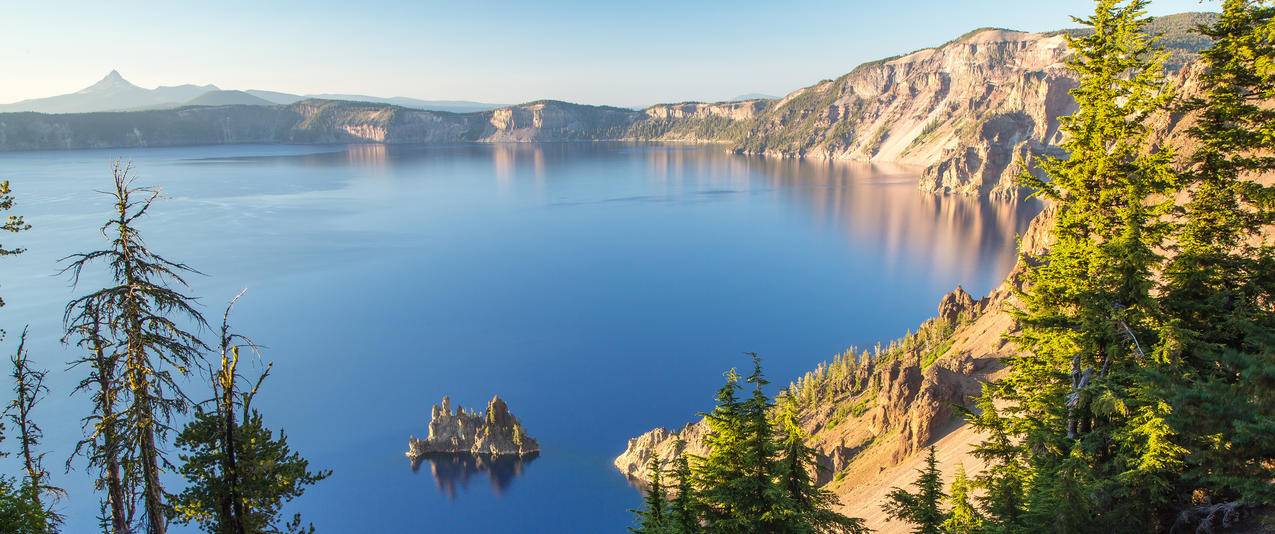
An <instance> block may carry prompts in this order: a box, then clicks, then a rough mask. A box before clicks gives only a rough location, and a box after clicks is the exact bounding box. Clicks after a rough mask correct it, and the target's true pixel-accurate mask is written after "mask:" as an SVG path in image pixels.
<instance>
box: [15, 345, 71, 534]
mask: <svg viewBox="0 0 1275 534" xmlns="http://www.w3.org/2000/svg"><path fill="white" fill-rule="evenodd" d="M26 343H27V331H26V329H23V330H22V335H21V336H20V337H19V338H18V350H17V351H16V352H15V353H14V355H13V356H12V357H11V358H10V360H9V361H10V363H11V365H12V366H13V371H12V375H11V376H12V377H13V393H14V399H13V401H12V402H10V403H9V407H8V409H7V410H6V415H7V417H8V419H9V422H10V423H12V424H13V426H14V428H16V429H17V439H18V451H19V454H20V455H21V457H22V467H23V471H24V472H25V473H26V476H25V478H24V479H23V480H22V488H23V491H22V492H21V495H22V496H24V497H25V498H28V499H30V500H31V506H32V509H34V510H38V511H39V512H40V516H41V517H42V518H43V520H42V528H40V529H39V530H38V531H37V532H56V531H57V530H58V527H59V525H60V524H61V523H62V516H61V515H59V514H58V513H57V512H56V511H55V510H54V509H53V507H52V504H53V503H52V502H51V501H56V500H58V499H61V498H62V497H64V496H65V495H66V492H65V491H63V490H62V489H61V488H59V487H57V486H54V485H52V484H50V483H49V472H48V471H47V470H46V469H45V468H44V453H43V452H40V450H39V449H40V441H41V440H42V439H43V438H44V431H43V430H41V429H40V425H39V424H37V423H36V422H35V419H34V417H33V412H34V411H35V408H36V406H37V405H38V404H39V403H40V401H41V400H43V399H44V397H45V396H46V395H48V393H49V388H48V386H45V385H44V377H45V375H46V372H45V371H43V370H40V369H36V368H33V367H31V357H30V354H29V353H28V352H27V349H26Z"/></svg>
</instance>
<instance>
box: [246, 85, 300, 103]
mask: <svg viewBox="0 0 1275 534" xmlns="http://www.w3.org/2000/svg"><path fill="white" fill-rule="evenodd" d="M244 92H245V93H248V94H250V95H252V96H255V97H257V98H261V99H263V100H268V101H270V102H271V103H272V104H281V105H284V106H286V105H289V104H296V103H297V102H300V101H302V100H305V97H304V96H301V95H294V94H292V93H280V92H278V91H262V90H261V89H248V90H246V91H244Z"/></svg>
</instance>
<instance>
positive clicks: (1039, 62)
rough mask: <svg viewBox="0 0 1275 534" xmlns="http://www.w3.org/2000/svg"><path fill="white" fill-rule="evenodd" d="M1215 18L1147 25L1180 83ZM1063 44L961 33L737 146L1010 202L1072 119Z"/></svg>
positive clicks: (864, 68)
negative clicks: (851, 165)
mask: <svg viewBox="0 0 1275 534" xmlns="http://www.w3.org/2000/svg"><path fill="white" fill-rule="evenodd" d="M1212 17H1213V15H1211V14H1204V13H1185V14H1180V15H1172V16H1168V17H1161V18H1159V19H1156V20H1155V22H1154V23H1152V24H1151V25H1150V27H1149V31H1150V32H1151V33H1155V34H1160V35H1163V36H1164V39H1163V41H1162V42H1163V44H1164V45H1165V46H1166V47H1167V48H1169V49H1170V51H1171V53H1172V55H1171V58H1170V61H1169V63H1168V67H1169V68H1170V69H1171V70H1172V71H1174V72H1177V71H1179V70H1181V69H1182V68H1183V67H1185V66H1187V65H1189V64H1191V62H1193V61H1194V59H1195V57H1196V56H1197V53H1198V52H1199V50H1201V49H1202V48H1203V47H1204V46H1207V44H1208V41H1207V39H1206V38H1204V37H1203V36H1201V35H1199V34H1198V33H1196V29H1195V28H1196V26H1197V25H1198V24H1202V23H1207V22H1209V21H1211V20H1212ZM1065 33H1077V32H1052V33H1025V32H1016V31H1010V30H1002V29H981V30H975V31H973V32H970V33H968V34H966V35H964V36H962V37H960V38H957V39H955V40H953V41H950V42H948V43H946V44H944V45H942V46H939V47H936V48H930V49H925V50H920V51H917V52H913V53H911V54H907V55H904V56H899V57H895V58H890V59H886V60H882V61H878V62H874V63H868V64H864V65H861V66H859V67H858V68H856V69H855V70H853V71H851V72H850V73H848V74H846V75H844V76H841V77H840V78H837V79H836V80H827V81H823V82H820V83H818V84H816V85H813V86H811V87H807V88H804V89H800V90H797V91H795V92H793V93H791V94H789V95H787V96H785V97H784V98H783V99H781V100H779V101H778V102H776V103H775V104H773V105H772V106H770V108H769V109H768V110H767V111H766V112H765V113H763V114H762V115H761V116H760V117H759V118H758V119H757V121H756V124H754V125H753V126H752V127H751V128H750V129H749V131H748V132H747V133H746V134H745V135H744V136H743V138H742V139H740V140H739V141H738V142H737V143H736V144H735V145H734V146H735V149H736V150H738V151H740V152H745V153H758V154H768V155H774V156H780V157H807V158H818V159H852V160H873V161H888V162H896V163H904V164H912V165H918V166H920V167H922V168H923V169H924V170H923V176H922V179H921V182H920V187H921V189H922V190H925V191H931V192H945V193H957V194H986V195H989V196H992V197H1012V196H1015V195H1016V194H1017V193H1018V188H1017V187H1016V186H1015V185H1014V181H1015V177H1016V176H1018V174H1019V173H1020V172H1021V171H1022V169H1023V168H1024V166H1026V165H1030V164H1031V162H1032V160H1033V158H1034V157H1036V156H1040V155H1058V154H1059V150H1058V148H1057V144H1058V142H1059V141H1060V140H1061V139H1060V136H1059V131H1058V130H1059V128H1058V126H1059V123H1058V118H1059V117H1061V116H1065V115H1068V114H1070V113H1071V112H1072V110H1073V109H1074V108H1075V101H1074V99H1073V98H1072V97H1071V95H1070V93H1069V91H1070V90H1071V89H1072V88H1073V87H1075V85H1076V81H1075V79H1074V77H1073V76H1072V74H1071V73H1070V72H1069V71H1068V70H1067V68H1066V66H1065V60H1066V58H1067V56H1068V55H1069V50H1068V46H1067V43H1066V38H1065V37H1064V34H1065Z"/></svg>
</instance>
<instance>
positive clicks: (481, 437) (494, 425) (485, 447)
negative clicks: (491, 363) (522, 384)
mask: <svg viewBox="0 0 1275 534" xmlns="http://www.w3.org/2000/svg"><path fill="white" fill-rule="evenodd" d="M457 453H469V454H482V455H495V456H532V455H536V454H539V453H540V444H539V443H536V440H535V439H533V438H532V437H531V436H528V435H527V434H526V432H525V431H523V429H522V423H519V422H518V418H517V417H514V415H513V414H511V413H509V406H507V405H506V404H505V401H503V400H501V399H500V397H499V396H493V397H492V398H491V401H490V402H488V403H487V410H486V411H483V412H475V411H473V410H466V409H464V408H462V407H460V406H459V405H457V406H456V409H455V411H453V410H452V405H451V399H449V398H447V397H443V401H442V402H441V403H439V404H436V405H434V408H433V410H432V412H431V415H430V421H429V437H427V438H425V439H417V438H416V437H415V436H412V437H409V438H408V439H407V457H408V458H410V459H412V460H413V461H416V460H418V459H420V458H422V457H424V456H426V455H429V454H457Z"/></svg>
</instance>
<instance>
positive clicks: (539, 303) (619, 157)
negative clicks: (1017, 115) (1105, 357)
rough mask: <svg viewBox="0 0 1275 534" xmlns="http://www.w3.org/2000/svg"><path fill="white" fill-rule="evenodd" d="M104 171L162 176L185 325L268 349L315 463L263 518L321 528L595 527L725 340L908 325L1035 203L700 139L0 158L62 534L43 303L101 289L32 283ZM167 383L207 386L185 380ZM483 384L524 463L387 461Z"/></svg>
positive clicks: (799, 345)
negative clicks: (531, 444)
mask: <svg viewBox="0 0 1275 534" xmlns="http://www.w3.org/2000/svg"><path fill="white" fill-rule="evenodd" d="M115 158H123V159H126V160H132V162H133V164H134V166H135V174H136V176H137V177H138V184H140V185H154V186H159V187H161V188H162V189H163V191H164V195H165V198H164V200H162V201H160V202H159V203H158V204H157V205H156V206H155V207H154V209H153V210H152V212H151V216H150V217H149V219H147V220H146V221H145V222H143V223H142V225H141V229H142V233H143V236H144V237H145V239H146V241H147V243H148V244H149V245H150V247H151V248H152V249H153V250H155V251H156V252H158V253H160V254H162V255H165V256H167V257H168V258H169V259H173V260H179V261H182V262H185V263H188V264H190V265H191V266H193V267H195V268H197V269H199V270H200V271H201V272H203V273H204V276H196V277H193V278H192V279H191V282H192V285H193V288H192V290H191V292H192V293H193V294H196V295H199V296H200V297H201V303H202V307H203V309H204V311H205V313H206V315H207V316H208V317H209V318H210V319H212V320H219V317H220V313H221V310H222V309H223V307H224V305H225V303H226V301H227V300H228V299H230V298H231V297H232V296H233V295H234V294H235V293H236V292H238V291H239V290H240V289H241V288H247V289H248V292H247V294H246V295H245V296H244V298H243V299H242V300H241V301H240V303H239V304H238V305H237V307H236V309H235V313H234V315H233V318H232V322H233V326H234V327H235V328H236V329H237V330H238V331H239V332H241V333H243V334H245V335H247V336H249V337H251V338H252V339H253V340H254V341H256V342H257V343H260V344H262V345H264V346H265V347H266V348H265V350H264V353H263V359H264V360H266V361H270V362H274V370H273V371H272V373H271V377H270V378H269V380H268V381H267V382H266V383H265V385H264V386H263V391H262V393H261V395H260V396H259V398H258V401H257V404H256V406H258V407H259V408H260V409H261V410H262V411H263V413H264V414H265V420H266V423H267V425H268V426H271V427H272V428H280V427H282V428H285V429H286V430H287V435H288V440H289V442H290V444H291V445H292V446H293V447H294V448H295V449H297V450H299V451H300V452H301V453H302V454H303V455H304V456H306V457H307V458H309V459H310V461H311V465H312V467H315V468H327V469H332V470H333V471H334V474H333V476H332V477H331V478H330V479H328V480H326V481H324V482H322V483H320V484H319V485H317V486H314V487H313V488H311V489H310V490H309V492H308V493H307V494H306V495H305V496H304V497H302V498H301V499H300V500H298V501H297V502H295V503H293V505H291V506H290V507H289V508H288V510H289V512H292V511H296V512H301V513H302V514H303V516H304V517H305V518H306V519H307V520H308V521H313V522H314V523H315V525H316V526H317V527H318V529H319V531H320V532H623V531H624V529H625V528H626V527H627V526H629V525H630V524H631V514H630V513H629V512H628V511H627V510H628V509H629V508H633V507H636V506H638V505H639V504H640V496H639V494H638V492H637V491H635V490H634V488H632V487H631V486H630V485H629V484H628V483H627V482H626V481H625V479H624V478H623V477H622V476H621V475H620V474H619V473H618V472H617V471H616V470H615V469H614V468H613V467H612V466H611V460H612V459H613V458H614V457H615V455H616V454H618V453H620V452H621V451H623V449H624V447H625V442H626V440H627V439H628V438H630V437H633V436H635V435H637V434H639V433H642V432H644V431H646V430H648V429H650V428H651V427H653V426H658V425H664V426H680V425H682V424H684V423H686V422H688V421H690V420H691V419H692V418H693V417H694V414H695V413H696V412H697V411H701V410H706V409H708V408H710V407H711V404H712V394H713V391H714V390H715V389H716V388H717V387H718V386H719V385H720V384H721V381H722V373H723V372H724V371H725V370H726V369H727V368H729V367H732V366H740V367H744V366H747V365H748V360H747V358H746V357H744V356H743V354H742V353H743V352H745V351H756V352H759V353H761V354H762V355H763V357H764V362H765V365H766V371H767V373H768V375H769V377H770V379H771V381H772V382H774V383H775V384H786V383H787V382H788V381H790V380H792V379H793V378H795V377H797V376H798V375H800V374H801V373H803V372H805V371H807V370H809V369H812V368H814V367H815V365H816V364H818V363H819V362H820V361H822V360H825V359H828V358H831V357H832V356H833V354H835V353H837V352H839V351H841V350H843V349H845V348H846V347H848V346H851V345H859V346H867V345H871V344H872V343H874V342H876V341H887V340H889V339H892V338H895V337H898V336H900V335H902V334H903V333H904V331H906V330H907V329H909V328H915V327H916V326H917V325H918V324H919V323H920V322H921V321H922V320H924V319H925V318H927V317H930V316H931V315H933V314H934V310H935V307H936V306H937V303H938V299H939V298H940V297H941V296H942V295H943V294H944V293H946V292H947V291H950V290H951V289H952V288H954V287H955V286H956V285H957V284H962V285H963V286H964V287H965V288H966V289H968V290H970V291H971V292H972V293H974V294H975V295H976V296H978V295H982V294H984V293H986V292H987V291H988V290H990V289H991V288H992V287H994V286H995V285H996V284H997V283H999V281H1000V279H1001V278H1002V277H1003V276H1004V275H1005V273H1006V272H1008V270H1009V268H1010V267H1011V266H1012V264H1013V261H1014V251H1013V249H1014V237H1015V234H1016V233H1018V232H1021V231H1022V230H1023V229H1024V228H1025V227H1026V225H1027V222H1028V221H1029V220H1030V218H1031V217H1032V216H1033V215H1034V214H1035V213H1036V212H1037V211H1038V209H1039V208H1038V207H1037V206H1036V205H1035V204H1033V203H1002V202H990V201H986V200H975V199H969V198H959V197H942V196H932V195H927V194H923V193H921V192H919V191H917V189H916V179H917V176H918V174H919V170H918V169H914V168H891V167H880V166H872V165H868V164H829V163H822V162H799V161H794V160H775V159H761V158H755V157H745V156H738V155H732V154H728V153H726V152H725V151H723V150H722V149H721V148H720V147H681V146H661V145H632V144H609V143H595V144H544V145H466V146H436V147H418V146H381V145H355V146H216V147H184V148H156V149H128V150H87V151H63V152H57V151H52V152H22V153H6V154H0V179H9V180H10V181H11V182H12V186H13V188H14V194H15V196H16V198H17V200H18V205H17V207H16V209H15V210H14V212H15V213H19V214H22V215H25V216H26V218H27V221H28V222H29V223H30V224H32V225H33V226H34V228H33V229H32V230H31V231H30V232H28V233H25V234H20V235H18V236H16V237H14V236H9V235H5V236H3V241H2V242H3V243H4V244H5V245H6V246H23V247H27V248H28V249H29V250H28V252H27V253H25V254H23V255H21V256H13V257H8V258H3V259H0V295H3V297H4V299H5V301H6V302H7V303H8V304H7V306H6V307H4V308H3V309H0V327H3V328H4V329H6V330H7V331H8V337H7V338H6V340H5V341H4V342H3V344H0V350H2V351H3V353H4V354H6V355H8V354H9V353H10V352H11V351H12V350H13V348H14V347H15V346H16V336H17V334H18V332H20V331H21V329H22V326H23V325H24V324H28V323H29V324H30V330H31V334H30V339H31V341H30V347H31V354H32V359H33V360H34V361H35V362H37V363H38V364H39V365H40V366H43V367H47V368H49V369H51V370H52V372H51V373H50V376H49V381H50V386H51V388H52V394H51V395H50V397H49V398H48V399H47V400H46V401H45V402H44V404H42V405H41V406H40V407H39V411H38V413H37V414H36V417H38V418H39V420H40V422H41V423H42V424H43V426H44V428H45V432H46V434H47V435H46V443H47V444H48V448H49V450H50V452H49V456H48V458H47V459H46V462H47V467H48V468H49V470H50V471H52V472H53V473H54V482H55V483H58V484H60V485H62V486H64V487H65V488H66V489H67V490H68V491H69V492H70V497H69V498H68V499H66V500H65V501H63V502H62V504H61V507H62V510H63V512H64V513H65V514H66V515H67V527H66V529H65V530H66V531H67V532H90V531H92V529H94V528H95V524H96V523H95V520H94V517H95V515H96V513H97V511H98V495H96V494H94V493H92V491H91V487H90V486H89V481H88V478H87V476H86V475H85V474H84V468H83V463H82V462H78V461H77V462H76V463H74V464H73V465H74V466H75V467H76V469H75V470H74V471H72V472H71V473H69V474H64V473H63V472H62V471H63V470H62V464H63V462H64V461H65V460H66V458H67V455H68V454H69V452H70V448H71V445H72V444H73V443H74V442H75V441H76V440H77V439H79V437H80V436H81V433H80V428H79V422H78V421H79V419H80V417H82V416H83V415H85V413H86V410H87V401H86V399H85V398H84V397H81V396H76V397H71V396H69V392H70V389H71V387H73V385H74V384H75V383H76V382H78V380H79V379H80V378H81V370H78V369H76V370H70V371H67V370H66V362H68V361H69V360H71V359H73V358H74V357H76V354H75V352H74V351H73V350H72V349H71V348H68V347H65V346H63V345H62V344H61V343H60V342H59V338H60V337H61V317H62V308H63V306H65V303H66V302H67V301H68V300H69V299H70V298H72V297H73V296H76V295H79V294H82V293H86V292H88V291H90V290H92V289H95V288H96V287H100V284H101V283H103V280H102V278H101V276H100V274H101V271H100V270H99V271H97V274H95V275H91V276H88V277H86V278H85V279H84V280H83V281H82V282H81V285H80V287H79V288H73V287H71V286H70V282H69V280H68V279H67V278H66V277H64V276H59V275H58V274H57V273H58V270H59V265H60V264H59V259H60V258H63V257H65V256H67V255H68V254H72V253H75V252H82V251H87V250H91V249H95V248H99V247H102V246H103V244H104V243H105V241H104V239H103V237H102V235H101V233H100V232H99V230H98V228H99V227H100V226H101V224H102V223H103V222H104V221H105V220H106V217H107V216H108V214H109V210H110V200H109V199H108V198H107V197H106V196H105V195H103V194H100V193H97V192H95V191H97V190H105V189H107V188H108V187H109V186H110V163H111V161H112V160H113V159H115ZM206 334H207V335H206V338H207V339H208V340H209V343H212V342H213V341H212V340H213V339H215V335H213V334H211V333H206ZM256 369H257V370H259V369H260V366H257V367H256ZM249 372H250V373H252V374H255V370H250V371H249ZM5 374H6V375H7V370H6V373H5ZM5 383H6V384H8V382H7V381H6V382H5ZM187 389H188V392H189V393H190V394H191V396H193V397H196V398H203V397H205V396H206V393H205V391H206V387H205V386H203V380H192V381H191V382H189V387H188V388H187ZM493 394H499V395H500V396H501V397H502V398H504V399H505V400H506V401H507V402H508V403H509V406H510V409H511V410H512V412H513V413H514V414H515V415H517V416H518V417H519V418H520V419H521V420H522V422H523V424H524V426H525V428H526V429H527V431H528V433H529V434H530V435H532V436H533V437H535V438H537V439H538V440H539V441H540V444H541V447H542V450H543V452H542V454H541V455H540V456H539V457H538V458H536V459H534V460H532V461H530V462H508V461H506V462H495V463H478V462H473V461H462V460H457V461H454V462H439V463H430V462H427V463H425V464H423V465H419V466H417V469H413V467H412V466H411V465H410V464H409V462H408V461H407V459H406V458H405V457H404V455H403V451H404V450H406V447H407V439H408V436H409V435H416V436H421V435H422V434H424V433H425V428H426V424H427V423H428V418H429V412H430V407H431V405H432V404H434V403H436V402H438V401H439V400H440V399H441V397H442V396H443V395H450V396H451V398H452V400H453V402H459V403H461V404H463V405H464V406H468V407H474V408H482V407H483V406H485V404H486V402H487V401H488V399H490V398H491V396H492V395H493ZM4 398H6V399H7V398H8V396H7V395H6V396H5V397H4ZM0 446H3V447H6V448H12V447H13V446H14V442H13V441H12V440H6V441H5V442H4V443H3V444H0ZM13 460H14V459H13V458H9V459H6V460H4V461H2V462H0V465H4V466H5V467H6V469H4V470H3V471H4V472H6V473H17V470H16V465H15V464H14V463H13ZM168 485H169V487H170V489H173V490H176V489H177V488H179V487H180V481H178V480H176V479H171V480H169V481H168ZM177 531H184V530H182V529H177Z"/></svg>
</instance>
